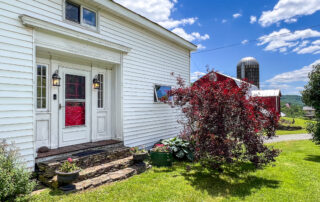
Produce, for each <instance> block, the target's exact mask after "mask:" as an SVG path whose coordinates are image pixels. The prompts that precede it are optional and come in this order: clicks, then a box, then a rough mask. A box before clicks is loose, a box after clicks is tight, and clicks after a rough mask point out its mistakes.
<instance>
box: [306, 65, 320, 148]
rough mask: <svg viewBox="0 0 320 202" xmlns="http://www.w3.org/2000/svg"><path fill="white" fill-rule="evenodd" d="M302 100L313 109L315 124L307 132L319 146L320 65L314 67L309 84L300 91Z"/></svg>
mask: <svg viewBox="0 0 320 202" xmlns="http://www.w3.org/2000/svg"><path fill="white" fill-rule="evenodd" d="M302 100H303V102H304V103H305V104H306V105H309V106H311V107H313V108H314V109H315V115H316V121H317V123H316V124H314V125H313V127H312V126H309V129H311V130H308V131H309V132H310V133H311V134H312V136H313V141H314V142H315V143H316V144H320V64H317V65H315V66H314V67H313V68H312V71H311V72H310V73H309V82H308V84H307V85H305V86H304V91H302Z"/></svg>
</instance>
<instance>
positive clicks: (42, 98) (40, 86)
mask: <svg viewBox="0 0 320 202" xmlns="http://www.w3.org/2000/svg"><path fill="white" fill-rule="evenodd" d="M47 71H48V70H47V66H45V65H37V109H42V110H43V109H46V108H47Z"/></svg>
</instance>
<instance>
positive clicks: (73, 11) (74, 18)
mask: <svg viewBox="0 0 320 202" xmlns="http://www.w3.org/2000/svg"><path fill="white" fill-rule="evenodd" d="M65 19H66V20H69V21H71V22H74V23H78V24H80V25H84V26H87V27H93V28H96V27H97V12H95V11H93V10H92V9H89V8H87V7H85V6H83V5H80V4H77V3H74V2H72V1H66V3H65Z"/></svg>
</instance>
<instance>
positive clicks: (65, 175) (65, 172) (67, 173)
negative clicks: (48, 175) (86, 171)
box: [56, 158, 81, 189]
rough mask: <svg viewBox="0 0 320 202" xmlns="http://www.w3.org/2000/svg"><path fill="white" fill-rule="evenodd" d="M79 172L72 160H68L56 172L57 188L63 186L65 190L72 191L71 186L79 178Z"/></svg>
mask: <svg viewBox="0 0 320 202" xmlns="http://www.w3.org/2000/svg"><path fill="white" fill-rule="evenodd" d="M80 170H81V169H80V168H79V167H78V166H77V165H76V164H75V163H74V162H73V160H72V158H68V159H67V161H65V162H64V163H63V164H62V165H61V166H60V168H59V169H58V170H56V174H57V176H58V184H59V186H63V187H65V188H66V189H73V187H74V186H72V185H71V184H72V182H74V181H75V180H76V179H77V178H78V177H79V172H80Z"/></svg>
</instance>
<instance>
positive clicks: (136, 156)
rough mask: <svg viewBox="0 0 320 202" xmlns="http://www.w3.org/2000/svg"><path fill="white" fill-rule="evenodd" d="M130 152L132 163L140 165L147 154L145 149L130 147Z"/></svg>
mask: <svg viewBox="0 0 320 202" xmlns="http://www.w3.org/2000/svg"><path fill="white" fill-rule="evenodd" d="M130 152H131V154H132V155H133V161H134V162H136V163H141V162H143V161H144V160H145V159H147V157H148V152H147V151H146V150H145V149H139V147H132V148H131V149H130Z"/></svg>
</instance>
